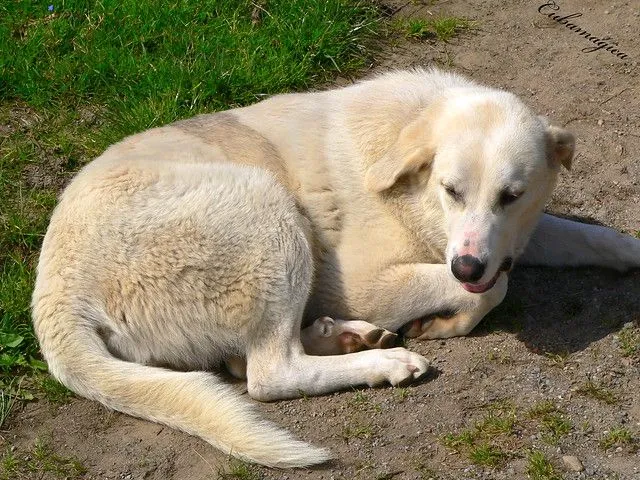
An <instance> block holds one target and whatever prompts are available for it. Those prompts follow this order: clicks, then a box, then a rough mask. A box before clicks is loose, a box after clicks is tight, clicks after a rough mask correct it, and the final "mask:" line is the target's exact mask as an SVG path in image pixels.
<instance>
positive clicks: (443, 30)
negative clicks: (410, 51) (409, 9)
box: [397, 17, 475, 42]
mask: <svg viewBox="0 0 640 480" xmlns="http://www.w3.org/2000/svg"><path fill="white" fill-rule="evenodd" d="M474 26H475V24H474V22H472V21H470V20H468V19H466V18H460V17H441V18H433V19H422V18H412V19H402V20H399V21H398V23H397V28H398V29H399V30H400V31H401V32H403V33H404V34H405V35H406V36H407V37H409V38H414V39H420V40H424V39H436V40H440V41H442V42H447V41H449V40H451V39H452V38H453V37H455V36H457V35H460V34H461V33H463V32H465V31H468V30H470V29H472V28H474Z"/></svg>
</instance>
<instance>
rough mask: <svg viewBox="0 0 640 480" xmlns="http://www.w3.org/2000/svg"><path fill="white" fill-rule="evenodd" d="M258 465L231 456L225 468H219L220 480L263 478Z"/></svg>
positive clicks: (255, 479)
mask: <svg viewBox="0 0 640 480" xmlns="http://www.w3.org/2000/svg"><path fill="white" fill-rule="evenodd" d="M262 478H263V476H262V474H260V472H259V471H258V469H257V467H256V466H254V465H250V464H248V463H246V462H243V461H242V460H238V459H236V458H231V459H230V460H229V465H227V467H226V468H225V469H221V470H218V480H261V479H262Z"/></svg>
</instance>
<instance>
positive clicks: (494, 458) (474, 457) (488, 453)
mask: <svg viewBox="0 0 640 480" xmlns="http://www.w3.org/2000/svg"><path fill="white" fill-rule="evenodd" d="M507 458H508V455H507V454H506V453H505V452H503V451H502V449H501V448H500V447H497V446H495V445H491V444H488V443H482V444H480V445H474V447H473V448H472V449H471V451H470V452H469V460H471V461H472V462H473V463H475V464H476V465H482V466H484V467H497V466H499V465H501V464H502V463H504V462H505V461H506V460H507Z"/></svg>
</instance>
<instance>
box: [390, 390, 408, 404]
mask: <svg viewBox="0 0 640 480" xmlns="http://www.w3.org/2000/svg"><path fill="white" fill-rule="evenodd" d="M410 394H411V391H410V390H409V389H408V388H394V389H393V398H395V399H396V402H397V403H404V402H405V401H406V400H407V398H409V395H410Z"/></svg>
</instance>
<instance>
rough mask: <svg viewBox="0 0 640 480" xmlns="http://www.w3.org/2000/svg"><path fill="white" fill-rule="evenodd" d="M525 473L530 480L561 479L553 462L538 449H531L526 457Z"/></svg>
mask: <svg viewBox="0 0 640 480" xmlns="http://www.w3.org/2000/svg"><path fill="white" fill-rule="evenodd" d="M526 472H527V475H528V476H529V478H530V479H531V480H562V478H563V477H562V475H561V474H559V473H558V472H557V471H556V469H555V467H554V466H553V464H552V463H551V462H550V461H549V460H548V459H547V457H546V456H545V455H544V453H542V452H541V451H539V450H533V451H532V452H531V453H530V454H529V456H528V458H527V470H526Z"/></svg>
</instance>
